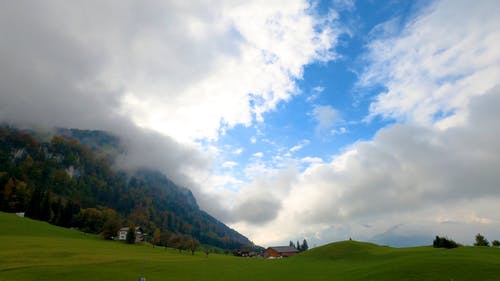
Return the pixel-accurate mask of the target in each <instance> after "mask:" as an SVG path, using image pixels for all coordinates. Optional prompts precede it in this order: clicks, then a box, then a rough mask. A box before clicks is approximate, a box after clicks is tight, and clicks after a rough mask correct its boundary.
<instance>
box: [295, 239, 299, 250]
mask: <svg viewBox="0 0 500 281" xmlns="http://www.w3.org/2000/svg"><path fill="white" fill-rule="evenodd" d="M295 248H296V249H297V250H299V251H300V244H299V240H297V247H295Z"/></svg>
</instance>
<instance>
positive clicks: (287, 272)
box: [0, 213, 500, 281]
mask: <svg viewBox="0 0 500 281" xmlns="http://www.w3.org/2000/svg"><path fill="white" fill-rule="evenodd" d="M0 229H1V231H0V281H14V280H16V281H17V280H61V281H62V280H86V281H88V280H109V281H113V280H120V281H122V280H123V281H136V280H137V279H138V277H140V276H141V275H144V276H145V277H146V278H147V281H157V280H176V281H182V280H199V281H202V280H206V281H218V280H220V281H223V280H232V281H234V280H380V281H390V280H446V281H449V280H455V281H458V280H467V281H470V280H500V249H496V248H481V247H461V248H457V249H452V250H445V249H434V248H432V247H416V248H403V249H395V248H389V247H382V246H377V245H374V244H369V243H361V242H354V241H345V242H338V243H332V244H329V245H326V246H323V247H319V248H315V249H312V250H309V251H307V252H305V253H303V254H300V255H297V256H294V257H292V258H288V259H275V260H263V259H251V258H237V257H232V256H225V255H215V254H211V255H209V257H208V258H206V257H205V255H204V254H203V253H197V254H196V255H194V256H192V255H191V254H190V253H187V252H186V253H182V254H179V253H178V252H176V251H174V250H173V249H168V250H167V251H165V250H164V249H163V248H159V247H156V248H153V247H151V246H146V245H127V244H125V243H121V242H113V241H103V240H101V239H99V238H98V237H96V236H94V235H86V234H83V233H81V232H78V231H74V230H69V229H64V228H59V227H55V226H52V225H49V224H47V223H44V222H38V221H33V220H30V219H27V218H19V217H16V216H15V215H12V214H5V213H0Z"/></svg>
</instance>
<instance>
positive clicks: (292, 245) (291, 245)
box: [289, 240, 295, 248]
mask: <svg viewBox="0 0 500 281" xmlns="http://www.w3.org/2000/svg"><path fill="white" fill-rule="evenodd" d="M289 245H290V247H293V248H295V244H293V242H292V240H290V244H289Z"/></svg>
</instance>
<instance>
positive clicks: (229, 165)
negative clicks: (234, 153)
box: [222, 161, 238, 169]
mask: <svg viewBox="0 0 500 281" xmlns="http://www.w3.org/2000/svg"><path fill="white" fill-rule="evenodd" d="M235 166H238V163H236V162H234V161H226V162H224V163H222V167H224V168H230V169H231V168H233V167H235Z"/></svg>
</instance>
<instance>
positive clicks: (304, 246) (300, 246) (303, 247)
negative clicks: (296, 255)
mask: <svg viewBox="0 0 500 281" xmlns="http://www.w3.org/2000/svg"><path fill="white" fill-rule="evenodd" d="M289 246H290V247H293V248H295V249H297V250H298V251H299V252H304V251H307V250H308V249H309V245H307V241H306V239H304V240H303V241H302V244H300V243H299V241H297V244H294V243H293V241H292V240H290V243H289Z"/></svg>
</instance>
